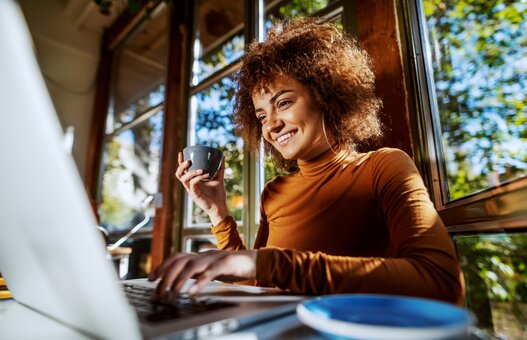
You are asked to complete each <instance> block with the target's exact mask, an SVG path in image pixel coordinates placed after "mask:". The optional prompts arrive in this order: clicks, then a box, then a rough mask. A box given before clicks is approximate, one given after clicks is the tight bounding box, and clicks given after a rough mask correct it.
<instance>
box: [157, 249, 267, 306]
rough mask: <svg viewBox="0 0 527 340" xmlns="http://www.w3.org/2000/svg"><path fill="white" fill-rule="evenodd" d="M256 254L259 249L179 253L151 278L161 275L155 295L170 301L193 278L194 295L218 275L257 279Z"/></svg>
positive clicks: (237, 279)
mask: <svg viewBox="0 0 527 340" xmlns="http://www.w3.org/2000/svg"><path fill="white" fill-rule="evenodd" d="M256 254H257V251H256V250H238V251H224V250H214V251H208V252H205V253H199V254H188V253H176V254H175V255H173V256H171V257H170V258H168V259H167V260H166V261H165V262H164V263H163V264H162V265H161V266H160V267H158V268H157V269H156V270H155V271H154V272H153V273H152V274H150V276H149V277H148V279H149V280H150V281H155V280H157V279H158V278H161V281H160V282H159V284H158V285H157V290H156V296H155V297H154V298H156V299H165V300H171V299H172V298H173V297H174V296H176V295H177V294H178V293H179V291H180V290H181V288H182V287H183V285H184V284H185V282H186V281H187V280H188V279H190V278H194V279H196V282H195V283H194V284H193V285H192V286H191V287H190V288H189V290H188V293H189V294H191V295H192V294H195V293H197V292H198V291H199V290H200V289H201V288H203V286H204V285H205V284H206V283H207V282H208V281H211V280H214V279H216V278H218V279H221V278H228V280H227V281H241V280H249V279H254V278H255V276H256Z"/></svg>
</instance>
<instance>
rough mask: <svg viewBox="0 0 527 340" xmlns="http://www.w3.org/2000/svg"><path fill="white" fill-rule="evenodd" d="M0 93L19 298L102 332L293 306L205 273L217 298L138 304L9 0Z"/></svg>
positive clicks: (3, 219)
mask: <svg viewBox="0 0 527 340" xmlns="http://www.w3.org/2000/svg"><path fill="white" fill-rule="evenodd" d="M0 103H1V105H0V126H1V129H0V157H1V159H2V161H1V165H0V272H1V273H2V275H3V276H4V278H5V279H6V282H7V284H8V287H9V289H10V291H11V292H12V294H13V296H14V299H15V300H16V301H17V302H18V303H20V304H22V305H25V306H27V307H29V308H31V309H33V310H36V311H38V312H39V313H42V314H43V315H46V316H48V317H50V318H52V319H54V320H58V321H59V322H61V323H63V324H66V325H68V326H70V327H72V328H74V329H76V330H78V331H80V332H82V333H84V334H88V335H90V336H93V337H97V338H103V339H140V338H157V337H159V338H177V337H184V338H193V337H210V336H211V335H220V334H223V333H226V332H231V331H234V330H237V329H240V328H243V327H244V326H246V325H250V324H254V323H255V322H259V321H261V320H265V319H267V318H271V317H278V316H282V315H284V314H287V313H293V312H294V308H295V304H296V302H295V300H296V299H297V297H291V296H286V295H274V294H272V295H270V294H269V291H267V290H265V289H263V288H258V287H239V286H234V285H229V284H221V283H214V282H212V283H210V284H209V285H208V286H207V287H206V288H205V290H204V293H202V294H201V295H200V296H199V299H198V300H200V301H201V300H204V301H205V303H207V304H210V305H211V306H214V308H208V307H204V308H202V311H201V312H200V313H199V314H193V313H188V314H185V315H184V316H178V317H174V316H173V315H172V316H171V315H168V316H167V315H165V316H164V317H162V318H156V317H151V318H148V315H146V317H145V314H144V313H143V314H137V313H136V311H135V309H134V308H133V307H132V305H131V304H130V303H129V300H127V298H126V297H125V295H124V293H123V290H122V287H121V285H120V283H121V282H119V281H118V279H117V275H116V273H115V272H114V269H113V267H112V265H111V263H110V262H109V260H108V259H107V254H106V249H105V245H104V244H103V240H102V238H101V236H100V234H99V232H98V230H97V229H96V228H95V225H96V222H95V218H94V216H93V214H92V211H91V208H90V205H89V203H88V198H87V196H86V193H85V191H84V187H83V184H82V181H81V180H80V178H79V176H78V173H77V169H76V167H75V164H74V162H73V160H72V158H71V156H70V155H69V154H68V153H67V152H66V151H64V149H63V148H62V130H61V127H60V124H59V121H58V119H57V117H56V115H55V111H54V108H53V105H52V102H51V100H50V98H49V95H48V93H47V90H46V86H45V83H44V81H43V79H42V76H41V73H40V69H39V67H38V65H37V63H36V61H35V58H34V54H33V48H32V42H31V39H30V37H29V32H28V29H27V27H26V24H25V21H24V19H23V15H22V13H21V11H20V9H19V7H18V5H17V3H16V2H15V1H13V0H0ZM127 283H130V284H135V285H143V286H147V287H148V286H152V285H153V283H148V282H146V281H145V280H134V281H133V282H127ZM271 293H274V291H271ZM187 302H188V301H187ZM193 302H195V301H193ZM201 302H203V301H201ZM147 308H148V306H147ZM151 308H154V307H151ZM155 308H157V307H155ZM170 308H172V310H174V309H177V308H179V307H177V306H176V307H170ZM170 308H169V309H170ZM175 314H177V313H175Z"/></svg>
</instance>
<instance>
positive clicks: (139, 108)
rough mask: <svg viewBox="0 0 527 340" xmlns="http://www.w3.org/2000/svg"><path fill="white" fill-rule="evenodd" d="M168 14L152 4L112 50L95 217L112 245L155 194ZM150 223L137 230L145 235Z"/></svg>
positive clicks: (160, 133) (135, 219) (162, 111)
mask: <svg viewBox="0 0 527 340" xmlns="http://www.w3.org/2000/svg"><path fill="white" fill-rule="evenodd" d="M167 23H168V11H167V7H166V6H164V4H161V5H160V6H158V7H157V8H156V9H155V10H154V11H153V13H152V16H151V17H150V18H149V19H148V20H145V21H144V23H143V24H142V25H141V26H140V27H138V28H137V29H136V30H135V31H134V32H133V33H132V34H131V35H130V36H129V37H128V38H127V39H126V41H124V42H123V43H122V46H119V47H118V48H117V49H116V52H115V57H114V65H115V67H114V72H113V78H112V82H113V86H112V89H113V90H112V94H111V104H110V108H109V112H108V116H107V122H106V132H105V139H104V149H103V160H102V169H101V182H100V185H99V194H98V196H99V201H100V205H99V214H100V219H101V224H102V225H103V226H104V227H105V228H106V229H107V230H108V231H109V233H110V241H111V242H114V241H116V240H117V239H118V238H120V237H121V236H123V235H124V234H125V233H126V232H128V231H129V230H130V229H131V228H132V227H134V226H135V225H136V224H138V223H139V222H141V221H142V220H143V219H144V214H143V213H144V211H143V210H144V208H143V204H142V202H143V200H145V198H147V197H148V196H149V195H154V194H155V193H156V192H157V187H158V176H159V167H160V160H161V152H162V150H161V148H162V141H163V120H164V117H163V115H164V110H163V104H164V100H165V99H164V98H165V83H164V82H165V77H166V70H167V67H166V63H167V60H166V59H167V58H166V57H167V44H168V39H167V31H168V30H167ZM151 225H152V221H149V223H148V225H147V226H146V227H144V228H143V232H146V234H147V235H148V234H149V233H150V232H151Z"/></svg>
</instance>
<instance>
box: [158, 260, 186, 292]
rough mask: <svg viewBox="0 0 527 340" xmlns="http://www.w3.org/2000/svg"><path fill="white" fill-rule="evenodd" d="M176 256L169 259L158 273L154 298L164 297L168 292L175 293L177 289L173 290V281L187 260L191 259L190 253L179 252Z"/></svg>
mask: <svg viewBox="0 0 527 340" xmlns="http://www.w3.org/2000/svg"><path fill="white" fill-rule="evenodd" d="M179 255H180V256H178V257H177V258H175V259H174V260H172V261H171V263H170V264H169V265H168V266H167V267H166V268H165V270H164V271H163V272H161V273H160V274H159V275H160V276H161V281H159V283H158V285H157V289H156V294H155V299H166V298H167V296H168V295H169V294H168V293H172V294H170V295H173V294H177V293H178V291H174V290H173V289H172V287H173V286H174V281H175V280H176V279H177V278H178V276H179V273H180V272H181V270H182V269H183V268H184V267H185V266H186V264H187V262H188V261H190V260H191V257H193V256H194V255H192V254H179Z"/></svg>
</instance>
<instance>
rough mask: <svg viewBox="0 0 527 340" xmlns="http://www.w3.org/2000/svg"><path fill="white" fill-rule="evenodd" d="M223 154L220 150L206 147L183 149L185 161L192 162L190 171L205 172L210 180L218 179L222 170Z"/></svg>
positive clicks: (194, 146) (198, 146) (195, 146)
mask: <svg viewBox="0 0 527 340" xmlns="http://www.w3.org/2000/svg"><path fill="white" fill-rule="evenodd" d="M222 158H223V152H221V151H220V150H218V149H216V148H213V147H210V146H204V145H193V146H187V147H186V148H184V149H183V159H184V160H185V161H188V160H190V162H191V164H190V168H189V169H188V170H199V169H201V170H203V173H204V174H207V173H208V174H209V175H210V178H211V179H212V178H214V177H216V174H217V173H218V170H220V166H221V160H222Z"/></svg>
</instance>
